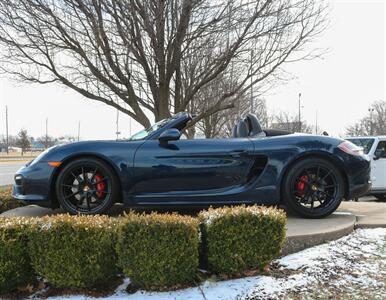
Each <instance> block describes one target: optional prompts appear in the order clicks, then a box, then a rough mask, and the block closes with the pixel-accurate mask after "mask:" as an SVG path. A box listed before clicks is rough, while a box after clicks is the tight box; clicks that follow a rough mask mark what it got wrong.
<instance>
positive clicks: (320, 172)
mask: <svg viewBox="0 0 386 300" xmlns="http://www.w3.org/2000/svg"><path fill="white" fill-rule="evenodd" d="M343 195H344V181H343V178H342V175H341V173H340V172H339V170H338V169H337V168H336V167H335V166H334V165H333V164H332V163H330V162H329V161H327V160H324V159H319V158H306V159H303V160H301V161H299V162H297V163H295V165H294V166H293V167H292V168H291V169H290V170H289V172H288V173H287V174H286V176H285V178H284V182H283V198H284V201H285V203H286V205H287V208H288V209H289V210H290V211H292V212H294V213H295V214H298V215H300V216H302V217H305V218H322V217H325V216H328V215H330V214H331V213H333V212H334V211H335V210H336V209H337V208H338V206H339V204H340V203H341V201H342V198H343Z"/></svg>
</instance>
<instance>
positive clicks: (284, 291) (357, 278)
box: [30, 228, 386, 300]
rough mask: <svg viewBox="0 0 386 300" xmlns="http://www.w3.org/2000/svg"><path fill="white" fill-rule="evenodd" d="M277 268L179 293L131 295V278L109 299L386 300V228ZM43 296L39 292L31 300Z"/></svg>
mask: <svg viewBox="0 0 386 300" xmlns="http://www.w3.org/2000/svg"><path fill="white" fill-rule="evenodd" d="M272 265H273V267H272V272H271V275H270V276H254V277H247V278H241V279H234V280H227V281H219V282H215V281H210V280H207V281H206V282H204V283H203V284H201V286H199V287H194V288H188V289H184V290H179V291H173V292H144V291H137V292H136V293H134V294H128V293H127V292H126V290H125V289H126V287H127V285H128V283H129V280H128V279H126V280H125V281H124V282H123V284H122V285H120V286H119V287H118V288H117V290H116V291H115V293H114V294H113V295H111V296H109V297H106V298H105V299H109V300H112V299H129V300H139V299H141V300H142V299H145V300H146V299H157V300H158V299H162V300H172V299H184V300H185V299H186V300H189V299H192V300H193V299H194V300H196V299H204V300H205V299H208V300H209V299H221V300H225V299H313V298H330V297H333V298H346V299H368V298H369V297H371V299H386V228H376V229H359V230H356V231H355V232H354V233H352V234H350V235H348V236H346V237H343V238H341V239H339V240H337V241H333V242H330V243H327V244H323V245H319V246H316V247H312V248H309V249H306V250H304V251H301V252H298V253H295V254H291V255H288V256H285V257H283V258H281V259H278V260H276V261H275V262H274V263H273V264H272ZM38 297H39V296H38V294H35V295H33V296H31V297H30V299H36V298H38ZM49 299H50V300H59V299H60V300H62V299H69V300H80V299H94V298H92V297H86V296H60V297H50V298H49Z"/></svg>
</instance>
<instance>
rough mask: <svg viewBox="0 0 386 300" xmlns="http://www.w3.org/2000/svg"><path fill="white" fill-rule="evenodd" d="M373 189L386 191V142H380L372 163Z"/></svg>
mask: <svg viewBox="0 0 386 300" xmlns="http://www.w3.org/2000/svg"><path fill="white" fill-rule="evenodd" d="M371 172H372V175H373V176H372V181H373V183H372V189H373V190H386V141H379V143H378V145H377V146H376V148H375V151H374V155H373V161H372V170H371Z"/></svg>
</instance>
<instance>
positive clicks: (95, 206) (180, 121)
mask: <svg viewBox="0 0 386 300" xmlns="http://www.w3.org/2000/svg"><path fill="white" fill-rule="evenodd" d="M191 119H192V117H191V116H190V114H188V113H179V114H177V115H175V116H173V117H171V118H168V119H165V120H162V121H160V122H158V123H156V124H154V125H153V126H151V127H150V128H149V129H146V130H143V131H140V132H139V133H137V134H135V135H134V136H133V137H132V138H130V139H129V140H126V141H85V142H78V143H72V144H67V145H61V146H55V147H52V148H50V149H48V150H46V151H45V152H43V153H42V154H41V155H39V156H38V157H37V158H36V159H34V160H33V161H32V162H30V163H29V164H27V165H26V166H25V167H22V168H21V169H20V170H19V171H18V172H17V174H16V175H15V185H14V189H13V196H14V197H15V198H17V199H20V200H23V201H25V202H28V203H34V204H37V205H40V206H49V207H58V206H59V205H61V206H62V207H63V208H64V209H65V210H66V211H68V212H69V213H71V214H78V213H81V214H100V213H104V212H106V211H107V210H108V209H109V208H110V207H111V206H112V205H113V204H114V203H115V202H123V203H124V204H125V206H127V207H131V208H141V209H143V208H145V209H146V208H149V209H160V208H168V209H177V208H182V207H192V208H193V207H194V208H198V207H207V206H222V205H235V204H241V203H244V204H255V203H257V204H266V205H277V204H279V203H281V202H284V203H285V204H286V206H287V207H288V208H289V209H290V210H292V211H293V212H295V213H297V214H299V215H301V216H304V217H308V218H320V217H324V216H327V215H329V214H331V213H332V212H333V211H335V209H336V208H337V207H338V206H339V204H340V202H341V200H342V198H347V199H351V198H354V197H358V196H360V195H362V194H365V193H366V192H367V191H368V189H369V187H370V181H369V180H370V178H369V171H370V169H369V160H368V158H366V156H364V155H363V152H362V150H361V148H358V147H357V146H355V145H354V144H352V143H350V142H348V141H344V140H341V139H337V138H331V137H326V136H314V135H300V134H288V133H286V132H280V131H274V130H262V128H261V126H260V124H259V122H258V120H257V118H256V116H254V115H251V114H250V115H248V116H247V117H245V118H244V119H241V120H240V122H239V123H238V124H237V125H236V126H235V128H234V132H233V137H232V138H229V139H192V140H190V139H184V138H182V137H181V132H183V130H184V128H186V126H187V125H188V123H189V122H190V120H191Z"/></svg>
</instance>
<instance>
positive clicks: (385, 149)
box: [375, 141, 386, 158]
mask: <svg viewBox="0 0 386 300" xmlns="http://www.w3.org/2000/svg"><path fill="white" fill-rule="evenodd" d="M375 153H376V154H377V155H379V158H386V141H381V142H379V143H378V146H377V149H376V150H375Z"/></svg>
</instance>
